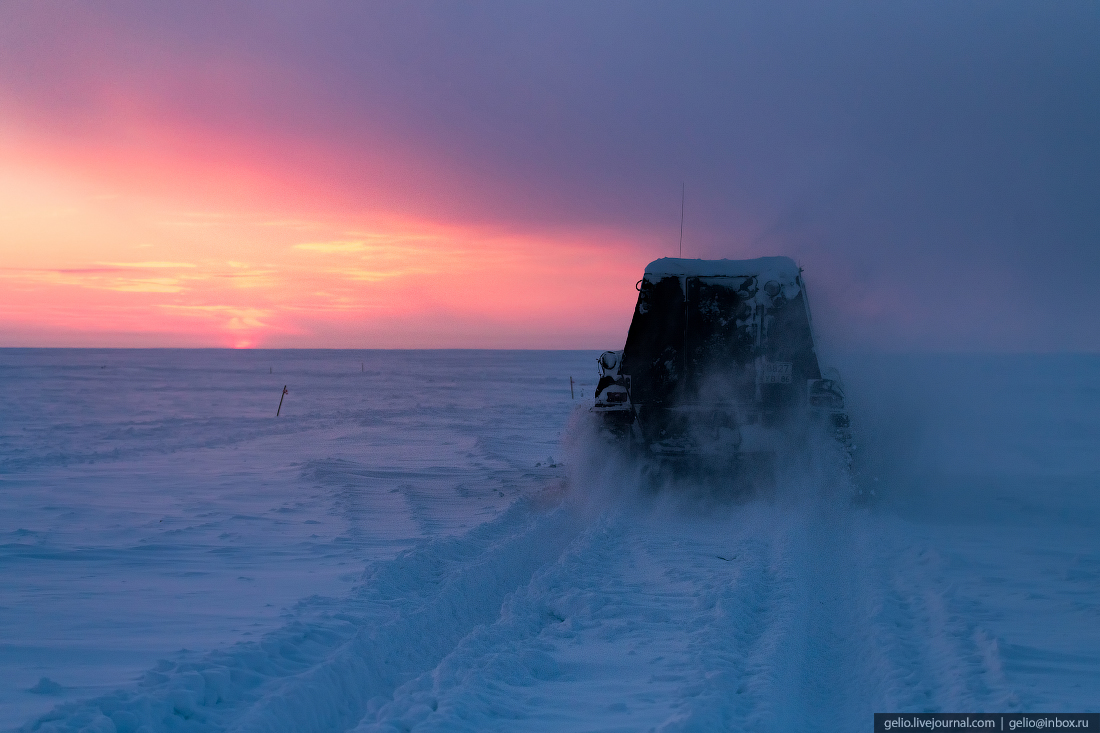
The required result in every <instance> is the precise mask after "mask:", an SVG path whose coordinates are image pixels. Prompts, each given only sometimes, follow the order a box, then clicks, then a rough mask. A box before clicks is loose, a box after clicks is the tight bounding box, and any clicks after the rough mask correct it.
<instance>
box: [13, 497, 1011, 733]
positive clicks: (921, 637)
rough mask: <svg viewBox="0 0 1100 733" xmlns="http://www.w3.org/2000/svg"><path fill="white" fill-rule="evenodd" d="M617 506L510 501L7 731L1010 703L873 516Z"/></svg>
mask: <svg viewBox="0 0 1100 733" xmlns="http://www.w3.org/2000/svg"><path fill="white" fill-rule="evenodd" d="M578 488H579V487H578ZM623 498H624V497H621V496H620V497H617V499H616V501H615V502H609V503H608V504H607V505H606V506H604V507H603V508H599V507H593V506H592V505H591V504H590V503H588V502H586V501H585V497H583V496H582V495H581V494H580V493H578V490H574V492H573V493H572V495H571V496H567V497H566V498H565V499H564V501H562V500H560V498H559V497H557V496H552V495H549V494H547V495H544V496H543V497H542V499H541V500H539V499H536V500H522V501H520V502H517V503H516V505H514V506H513V508H512V509H511V510H510V511H508V512H506V513H505V514H504V515H503V516H502V517H500V518H499V519H497V520H495V521H493V522H489V523H486V524H484V525H481V526H480V527H478V528H476V529H475V530H473V531H471V532H470V533H468V534H467V535H464V536H462V537H460V538H455V539H447V540H436V541H433V542H429V543H425V544H423V545H421V546H419V547H418V548H416V549H414V550H411V551H408V552H406V553H403V554H402V555H400V556H399V557H397V558H396V559H394V560H392V561H389V562H385V563H380V564H379V565H378V566H377V567H376V568H375V569H374V570H373V571H372V573H371V574H370V575H369V577H367V578H366V579H365V582H364V585H363V586H362V589H361V590H360V591H359V592H358V593H356V594H354V595H353V596H351V597H348V598H345V599H340V600H330V601H327V602H321V601H317V602H315V603H314V604H312V605H311V604H306V605H305V606H304V607H303V609H302V610H301V612H300V614H299V617H298V618H297V619H295V620H294V621H293V622H292V623H290V624H288V625H287V626H286V627H285V628H284V629H281V630H279V631H276V632H273V633H272V634H269V635H268V636H267V637H266V638H265V639H264V640H263V642H261V643H259V644H239V645H237V646H235V647H231V648H230V649H228V650H225V651H223V652H219V653H217V654H211V655H207V656H206V657H204V658H202V659H199V660H193V661H190V662H185V663H180V664H177V665H175V666H171V665H169V666H167V667H164V668H162V669H160V670H159V671H157V672H155V673H151V674H150V675H149V676H148V678H147V680H146V682H145V683H144V684H143V685H142V686H141V687H140V688H139V689H137V690H130V691H122V692H119V693H116V694H114V695H109V696H105V697H102V698H98V699H96V700H92V701H88V702H86V703H81V704H78V705H74V706H64V707H62V708H60V709H59V710H57V711H55V713H54V714H52V715H51V716H47V717H46V718H43V719H41V720H39V721H38V722H37V723H36V724H33V725H31V726H28V727H27V730H42V731H47V730H57V731H60V730H79V729H81V728H83V727H86V726H89V725H93V726H94V725H96V724H97V721H98V723H99V724H101V727H102V728H103V729H104V730H110V728H109V727H107V725H106V723H107V722H108V721H110V723H111V724H112V725H114V727H115V729H116V730H136V729H137V727H138V725H139V724H146V725H149V727H150V729H152V730H180V731H185V730H188V731H189V730H194V731H221V730H230V731H240V732H242V733H243V732H244V731H284V730H285V731H296V732H299V733H303V732H308V731H318V732H321V731H342V730H349V729H353V728H354V729H355V730H356V731H357V732H359V733H366V732H368V731H371V732H374V733H378V732H380V731H392V730H414V729H415V730H417V731H435V730H438V731H443V730H447V731H453V730H471V731H474V730H478V731H484V730H501V731H504V730H508V731H550V730H554V731H559V730H661V731H669V732H671V731H696V730H698V731H704V730H746V731H784V730H811V731H845V730H861V729H865V728H866V726H867V725H868V724H869V723H868V721H869V720H870V715H871V713H873V712H876V711H889V710H902V709H904V710H947V709H951V710H959V709H964V710H970V709H973V710H980V709H986V708H987V707H988V706H989V705H993V704H996V703H1002V702H1004V701H1006V700H1009V699H1011V698H1010V691H1006V690H1005V689H1004V680H1003V676H998V674H999V662H998V659H997V651H996V644H995V643H993V642H992V641H991V638H990V636H989V635H988V634H987V633H986V632H985V631H984V630H983V629H981V628H979V627H977V626H976V625H975V624H973V623H970V622H967V621H965V620H964V618H965V615H963V614H960V613H959V612H958V608H957V605H958V603H959V602H958V601H957V599H956V598H955V597H954V594H953V593H952V590H951V588H950V587H949V586H948V585H947V581H946V580H945V576H944V574H943V573H942V572H941V570H940V562H941V560H940V559H938V558H937V557H936V555H935V553H933V552H931V551H930V550H928V549H927V548H922V547H909V546H905V545H904V544H903V542H902V541H900V540H894V539H892V537H893V536H894V535H893V534H892V533H891V531H890V528H889V527H886V528H884V527H883V526H882V523H883V521H887V522H888V521H891V520H883V519H882V518H881V517H876V516H874V515H873V513H872V512H870V511H868V510H866V509H862V508H856V507H851V506H850V505H848V504H846V503H845V502H843V501H838V500H834V499H831V498H828V497H825V498H819V499H799V500H791V499H789V497H787V498H785V497H784V496H778V497H776V496H773V497H765V498H758V499H755V500H751V501H740V502H732V501H731V502H716V503H711V504H709V505H707V507H706V508H705V510H701V509H699V508H698V507H693V506H690V505H689V504H681V505H676V502H674V501H671V500H670V499H669V496H668V494H667V493H666V494H664V495H657V496H653V495H644V496H643V495H637V494H635V495H633V496H631V497H630V500H628V501H623ZM540 501H541V503H540ZM894 529H897V528H894ZM912 535H913V533H912V532H911V531H910V533H909V536H910V538H911V537H912ZM899 536H901V535H900V534H899Z"/></svg>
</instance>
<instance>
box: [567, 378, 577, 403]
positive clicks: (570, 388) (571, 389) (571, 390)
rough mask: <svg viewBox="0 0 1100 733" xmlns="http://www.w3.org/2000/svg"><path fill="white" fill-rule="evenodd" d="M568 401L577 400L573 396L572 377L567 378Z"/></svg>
mask: <svg viewBox="0 0 1100 733" xmlns="http://www.w3.org/2000/svg"><path fill="white" fill-rule="evenodd" d="M569 399H571V400H575V399H577V398H576V397H574V396H573V377H570V378H569Z"/></svg>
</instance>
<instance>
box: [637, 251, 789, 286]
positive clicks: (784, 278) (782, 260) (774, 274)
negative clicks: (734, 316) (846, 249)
mask: <svg viewBox="0 0 1100 733" xmlns="http://www.w3.org/2000/svg"><path fill="white" fill-rule="evenodd" d="M645 274H646V276H647V277H648V276H655V277H670V276H687V277H749V276H751V275H755V276H757V277H759V278H762V279H763V278H766V279H768V280H778V281H780V282H783V283H792V282H794V280H795V278H796V277H798V265H796V264H795V263H794V260H792V259H791V258H790V257H757V258H756V259H754V260H684V259H680V258H677V257H662V258H661V259H659V260H654V261H653V262H650V263H649V264H648V265H647V266H646V268H645Z"/></svg>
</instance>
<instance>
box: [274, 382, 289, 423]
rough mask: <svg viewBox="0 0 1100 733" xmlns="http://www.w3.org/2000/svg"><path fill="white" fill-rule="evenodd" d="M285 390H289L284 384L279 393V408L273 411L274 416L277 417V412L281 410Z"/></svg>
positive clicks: (285, 393)
mask: <svg viewBox="0 0 1100 733" xmlns="http://www.w3.org/2000/svg"><path fill="white" fill-rule="evenodd" d="M287 392H289V390H288V389H287V388H286V385H285V384H284V385H283V393H282V394H281V395H279V409H278V410H276V411H275V417H278V416H279V413H280V412H282V411H283V398H284V397H286V395H287Z"/></svg>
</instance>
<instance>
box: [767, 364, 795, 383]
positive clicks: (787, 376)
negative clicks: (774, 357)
mask: <svg viewBox="0 0 1100 733" xmlns="http://www.w3.org/2000/svg"><path fill="white" fill-rule="evenodd" d="M793 372H794V364H793V363H792V362H789V361H766V362H764V373H763V374H762V375H761V377H760V383H761V384H790V383H791V374H792V373H793Z"/></svg>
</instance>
